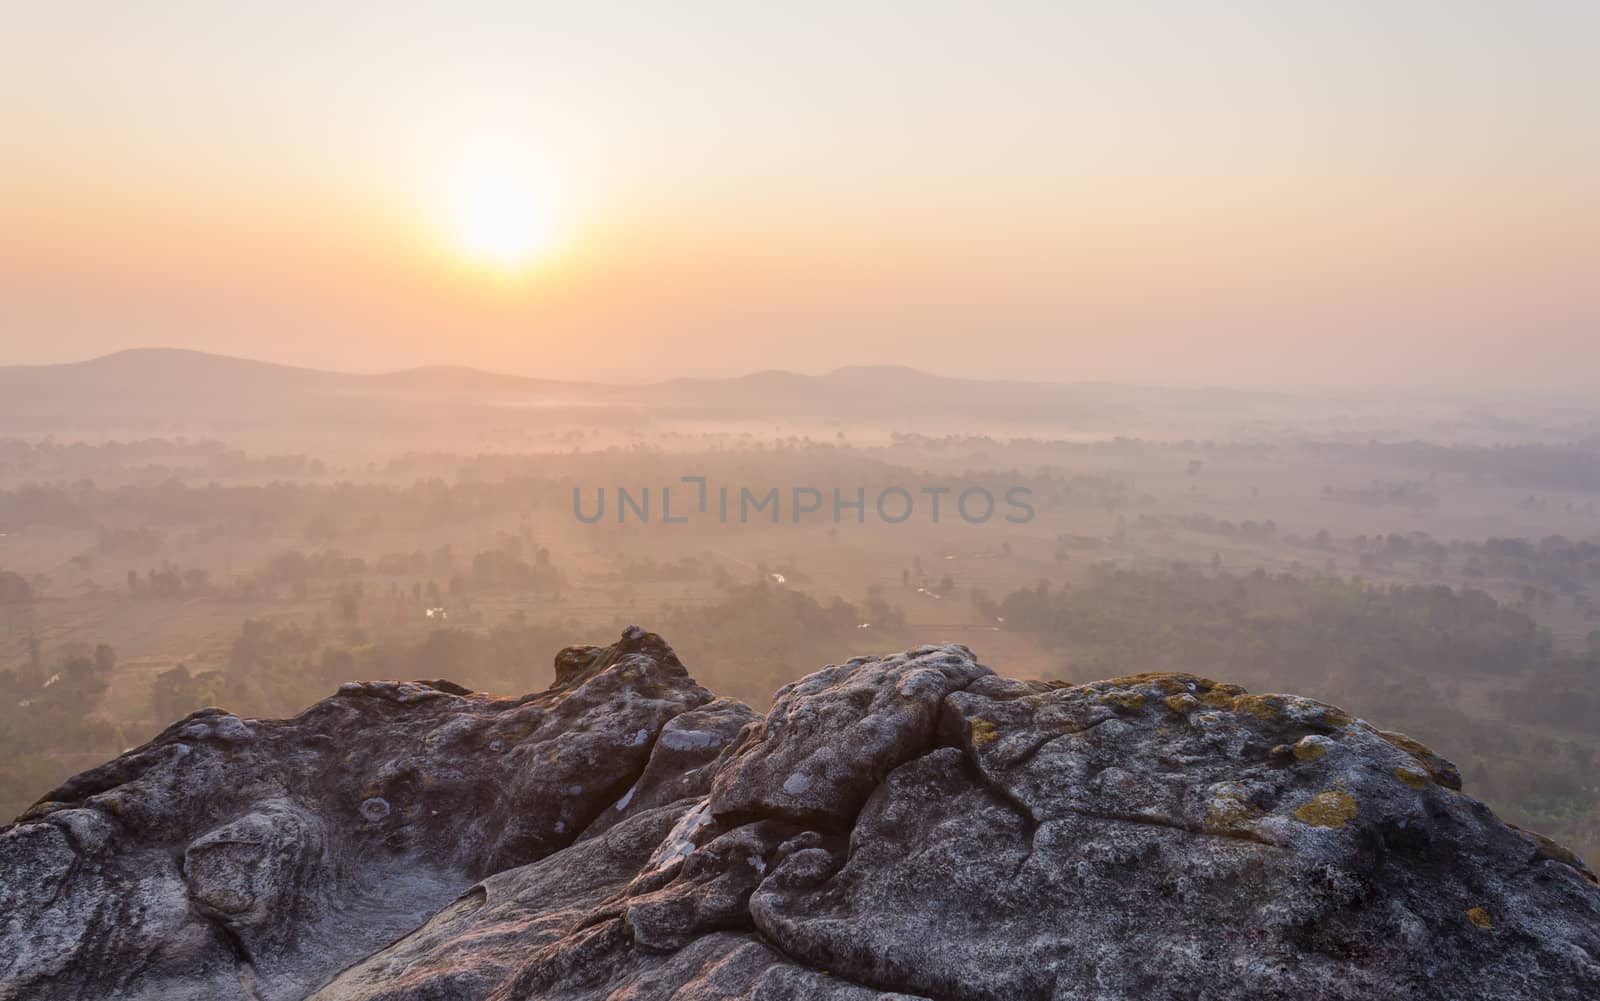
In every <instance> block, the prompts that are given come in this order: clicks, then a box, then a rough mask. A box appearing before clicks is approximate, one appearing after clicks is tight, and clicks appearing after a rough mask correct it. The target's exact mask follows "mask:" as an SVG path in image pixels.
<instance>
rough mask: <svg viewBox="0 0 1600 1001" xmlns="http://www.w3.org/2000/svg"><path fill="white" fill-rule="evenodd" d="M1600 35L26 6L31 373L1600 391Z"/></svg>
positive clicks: (1543, 23)
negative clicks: (146, 359)
mask: <svg viewBox="0 0 1600 1001" xmlns="http://www.w3.org/2000/svg"><path fill="white" fill-rule="evenodd" d="M1597 48H1600V3H1595V2H1592V0H1572V2H1558V0H1545V2H1511V0H1504V2H1499V3H1484V2H1473V0H1401V2H1396V0H1383V2H1359V0H1342V2H1331V0H1330V2H1323V3H1313V2H1299V0H1258V2H1233V3H1228V4H1221V3H1210V4H1208V3H1195V2H1189V0H1185V2H1170V3H1155V2H1126V3H1121V2H1119V3H1112V2H1096V3H1070V2H1064V0H1056V2H1052V3H1024V2H1012V3H1008V4H995V3H938V2H930V0H923V2H916V3H912V2H892V3H891V2H864V3H860V4H802V3H787V4H776V3H750V2H742V3H733V2H728V3H704V2H688V0H679V2H674V3H670V4H668V3H654V4H628V5H615V6H612V5H606V4H600V3H590V4H575V3H560V4H544V3H535V2H526V0H524V2H517V3H505V4H472V3H462V2H454V3H449V4H443V3H441V4H422V3H404V4H397V3H354V2H346V3H336V4H323V3H299V2H278V3H271V4H267V3H251V4H244V3H229V4H219V3H215V2H203V3H201V2H196V3H175V2H165V3H161V2H151V3H140V4H126V3H112V2H101V3H27V4H25V3H20V2H14V3H7V4H5V13H4V20H3V27H0V363H4V362H41V361H62V360H75V359H79V358H84V357H88V356H92V355H95V354H100V353H105V352H109V351H112V350H116V349H119V348H125V347H135V346H152V345H168V346H182V347H194V348H202V349H207V350H213V351H219V352H225V353H232V354H242V355H249V356H252V357H259V358H267V359H271V360H276V361H285V362H293V363H300V364H309V365H317V366H323V367H336V368H352V369H360V370H377V369H388V368H396V367H403V366H409V365H415V364H422V363H431V362H456V363H464V364H472V365H477V366H481V367H486V368H494V369H499V370H505V371H516V372H522V373H527V374H534V375H556V376H587V377H610V378H619V379H637V378H648V377H652V376H654V375H676V374H717V373H731V372H740V371H746V370H751V369H758V368H775V367H783V368H796V369H803V370H821V369H826V368H830V367H833V366H836V365H840V364H851V363H873V362H896V363H904V364H913V365H918V366H921V367H925V368H929V369H933V370H936V371H942V372H948V373H953V374H961V373H970V374H982V375H1008V376H1025V377H1031V378H1044V379H1057V380H1076V379H1116V380H1129V381H1154V382H1195V381H1220V382H1246V383H1262V382H1297V383H1303V382H1319V383H1347V384H1360V383H1369V382H1376V383H1383V384H1386V385H1392V384H1396V383H1401V384H1404V383H1412V382H1416V383H1437V384H1481V383H1487V382H1503V383H1505V382H1508V383H1514V384H1518V385H1529V386H1540V385H1547V386H1565V387H1572V386H1582V385H1585V384H1595V383H1596V382H1597V380H1600V375H1597V373H1600V98H1597V95H1600V60H1597V59H1596V58H1595V52H1596V51H1597ZM485 228H487V234H486V235H485V234H484V233H483V232H480V231H482V230H484V229H485ZM496 241H498V243H497V242H496ZM486 242H487V243H488V244H490V245H493V246H496V247H498V246H501V245H509V248H510V249H509V250H507V254H508V255H509V256H511V257H517V256H518V254H519V253H521V252H522V251H523V250H525V249H527V248H526V247H525V246H524V245H528V246H534V245H540V249H539V252H538V253H535V254H534V255H533V256H532V257H531V258H530V259H528V260H526V261H523V262H521V264H520V265H517V266H509V267H508V266H507V265H505V264H504V263H503V262H495V261H491V260H487V259H486V258H485V256H484V255H485V253H486V251H484V249H483V244H484V243H486ZM475 247H476V248H477V250H476V251H474V249H473V248H475Z"/></svg>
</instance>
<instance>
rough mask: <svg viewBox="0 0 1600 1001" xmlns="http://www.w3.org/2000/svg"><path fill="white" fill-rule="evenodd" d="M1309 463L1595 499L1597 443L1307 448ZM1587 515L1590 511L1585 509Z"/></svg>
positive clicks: (1598, 489)
mask: <svg viewBox="0 0 1600 1001" xmlns="http://www.w3.org/2000/svg"><path fill="white" fill-rule="evenodd" d="M1303 448H1305V450H1306V451H1307V452H1309V453H1310V454H1311V455H1312V456H1313V457H1314V458H1317V459H1336V460H1341V461H1346V462H1365V463H1373V462H1378V463H1384V464H1387V465H1393V466H1396V467H1398V468H1401V469H1406V470H1426V471H1429V472H1439V473H1455V474H1458V475H1462V476H1468V477H1472V478H1475V479H1483V480H1492V481H1495V482H1499V483H1503V484H1506V485H1508V486H1519V487H1534V488H1539V489H1550V490H1581V491H1585V492H1589V493H1600V443H1597V442H1594V441H1589V442H1581V443H1578V444H1574V445H1571V446H1566V447H1561V446H1554V445H1492V446H1481V445H1435V444H1432V443H1430V442H1424V441H1408V442H1376V441H1374V442H1368V443H1366V444H1362V445H1352V444H1344V443H1334V442H1329V443H1321V442H1319V443H1310V444H1306V445H1304V446H1303ZM1589 510H1590V511H1591V512H1592V511H1593V510H1594V508H1593V506H1592V505H1591V506H1590V507H1589Z"/></svg>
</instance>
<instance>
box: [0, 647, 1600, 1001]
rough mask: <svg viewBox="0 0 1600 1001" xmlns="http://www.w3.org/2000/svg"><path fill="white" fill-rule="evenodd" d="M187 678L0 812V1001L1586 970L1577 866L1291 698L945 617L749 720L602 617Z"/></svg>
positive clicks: (1129, 996)
mask: <svg viewBox="0 0 1600 1001" xmlns="http://www.w3.org/2000/svg"><path fill="white" fill-rule="evenodd" d="M556 666H557V682H556V685H555V686H554V687H552V689H551V690H550V691H548V692H544V693H540V694H538V695H534V696H528V697H526V698H523V699H496V698H492V697H489V696H485V695H478V694H473V693H470V692H466V691H464V690H462V689H459V688H457V687H456V686H453V685H450V684H449V683H447V682H416V683H395V682H379V683H368V684H361V685H347V686H344V687H343V688H342V689H341V690H340V692H339V694H338V695H336V696H334V697H333V698H331V699H328V700H326V701H324V702H322V703H319V704H318V705H317V706H314V707H312V708H311V709H309V710H307V711H306V712H305V713H303V714H301V715H300V716H298V717H296V718H295V719H292V720H240V719H238V718H236V717H233V716H230V715H228V714H226V713H224V712H222V711H221V710H204V711H202V712H199V713H196V714H194V715H192V716H190V717H189V718H187V719H185V720H183V721H181V722H179V723H177V724H175V725H174V726H173V727H171V728H169V729H168V730H167V731H166V732H164V733H163V734H162V735H161V736H159V737H157V738H156V739H155V740H154V741H152V742H151V743H150V744H148V745H146V746H145V747H143V748H140V749H138V750H137V751H134V752H131V753H130V754H127V755H124V756H123V757H121V758H118V759H116V760H115V761H113V762H110V763H108V764H107V765H104V766H102V767H101V768H98V769H95V770H93V771H90V772H87V773H85V774H84V775H81V776H78V777H77V778H75V779H73V780H71V781H70V782H68V783H67V784H66V785H65V786H63V787H62V788H61V789H59V790H56V791H55V792H53V793H51V794H50V796H48V797H47V798H46V800H45V801H42V802H41V803H40V804H39V805H38V806H36V807H34V808H33V809H32V810H30V811H29V812H28V813H27V814H25V815H24V816H23V817H22V818H19V820H18V822H17V823H15V824H13V825H11V826H9V827H7V828H4V829H0V867H3V868H0V999H22V998H27V999H35V998H38V999H46V1001H54V999H76V998H95V999H114V998H130V999H141V1001H143V999H155V998H180V999H181V998H201V997H205V998H215V999H224V1001H233V999H239V1001H277V999H280V998H281V999H288V998H300V997H306V996H310V997H312V998H315V999H317V1001H456V999H461V1001H465V999H488V1001H514V999H515V1001H521V999H541V1001H545V999H548V1001H561V999H572V1001H579V999H584V1001H588V999H595V1001H599V999H609V1001H649V999H676V1001H712V999H717V1001H733V999H745V1001H801V999H806V1001H869V999H899V1001H907V999H917V998H921V999H950V1001H955V999H963V1001H964V999H996V1001H1000V999H1004V1001H1032V999H1040V1001H1045V999H1049V1001H1068V999H1073V1001H1077V999H1082V1001H1090V999H1093V1001H1133V999H1158V1001H1167V999H1170V1001H1178V999H1183V1001H1221V999H1234V998H1237V999H1246V998H1248V999H1252V1001H1255V999H1297V1001H1298V999H1306V998H1328V999H1352V1001H1353V999H1391V998H1423V999H1433V998H1438V999H1452V998H1480V997H1492V998H1497V999H1508V1001H1516V999H1534V998H1539V999H1569V998H1570V999H1580V998H1583V999H1593V998H1597V997H1600V885H1597V884H1596V881H1595V876H1594V874H1593V873H1592V872H1591V871H1589V870H1588V869H1587V868H1586V867H1585V866H1584V865H1583V863H1582V862H1581V861H1579V860H1578V859H1576V858H1575V857H1573V856H1572V855H1571V853H1570V852H1567V851H1566V850H1564V849H1562V848H1561V847H1560V846H1559V845H1556V844H1554V843H1553V842H1550V841H1548V840H1547V839H1544V838H1541V837H1539V836H1538V835H1534V834H1531V833H1528V832H1523V831H1519V830H1517V829H1516V828H1514V827H1511V826H1509V825H1506V824H1504V823H1502V822H1500V821H1499V820H1498V819H1496V818H1495V817H1494V815H1493V814H1492V812H1490V811H1489V809H1488V808H1487V807H1485V806H1484V805H1483V804H1481V803H1479V802H1477V801H1476V800H1474V799H1472V798H1471V797H1470V796H1467V795H1465V794H1463V793H1462V792H1461V791H1460V786H1461V780H1460V775H1459V773H1458V772H1457V771H1456V769H1455V768H1454V766H1452V765H1451V764H1450V763H1449V762H1448V761H1445V760H1444V759H1443V758H1441V757H1439V756H1438V755H1435V754H1434V753H1432V752H1431V751H1429V750H1428V749H1427V748H1425V747H1423V746H1421V745H1420V744H1417V743H1416V742H1415V741H1412V740H1409V739H1408V738H1406V737H1404V736H1402V735H1399V734H1394V733H1388V732H1385V731H1381V730H1378V729H1376V728H1374V727H1372V726H1370V725H1368V724H1367V723H1365V722H1363V721H1361V720H1357V719H1353V718H1351V717H1350V716H1348V715H1347V714H1345V713H1343V712H1341V711H1340V710H1338V709H1335V708H1333V707H1331V706H1326V705H1323V704H1321V703H1318V702H1315V701H1312V700H1309V699H1304V698H1299V697H1296V696H1288V695H1260V696H1258V695H1251V694H1248V693H1246V692H1244V691H1243V690H1242V689H1239V688H1237V687H1235V686H1230V685H1223V684H1217V683H1214V682H1212V681H1209V680H1206V679H1204V678H1198V677H1192V676H1188V675H1179V674H1155V675H1140V676H1136V677H1131V678H1120V679H1115V680H1111V681H1103V682H1097V683H1095V684H1091V685H1082V686H1070V687H1069V686H1056V685H1048V684H1041V683H1022V682H1017V681H1011V680H1007V679H1004V678H1001V677H998V676H996V675H995V674H993V673H992V672H991V671H990V670H989V669H988V668H986V667H983V666H982V665H980V664H978V663H977V662H976V661H975V660H974V659H973V657H972V655H971V653H970V652H969V651H967V650H966V649H965V648H963V647H958V646H943V647H922V648H919V649H916V650H911V651H907V652H906V653H903V654H896V655H893V656H888V657H871V658H858V659H855V660H851V661H848V662H846V663H844V664H842V665H838V666H830V667H827V668H824V669H823V670H821V671H819V672H817V673H816V674H813V675H811V676H809V677H807V678H805V679H803V680H801V681H799V682H797V683H795V684H793V685H789V686H786V687H785V688H784V689H782V690H780V691H779V693H778V694H777V696H776V698H775V701H774V703H773V707H772V709H771V711H770V712H769V713H767V714H766V716H765V717H764V718H763V717H760V716H758V715H757V714H755V713H753V712H752V711H751V710H749V709H748V708H746V707H744V706H742V705H740V704H738V703H735V702H730V701H727V700H721V699H713V697H712V696H711V694H710V693H708V692H706V691H705V690H704V689H701V688H699V687H698V686H696V685H695V684H694V683H693V682H692V681H691V680H690V679H689V677H688V674H687V672H686V671H685V670H684V668H683V666H682V665H681V664H679V663H678V660H677V658H676V656H674V655H673V653H672V651H671V650H670V648H668V647H667V646H666V644H665V643H664V642H662V641H661V640H660V638H659V637H656V636H654V635H653V634H648V633H644V632H643V631H641V630H637V629H632V628H630V629H629V630H628V631H627V632H625V633H624V635H623V637H622V639H621V640H620V641H619V642H618V643H616V644H614V645H612V646H610V647H606V648H595V647H574V648H569V649H568V650H565V651H563V652H562V653H561V654H560V655H559V656H558V658H557V665H556Z"/></svg>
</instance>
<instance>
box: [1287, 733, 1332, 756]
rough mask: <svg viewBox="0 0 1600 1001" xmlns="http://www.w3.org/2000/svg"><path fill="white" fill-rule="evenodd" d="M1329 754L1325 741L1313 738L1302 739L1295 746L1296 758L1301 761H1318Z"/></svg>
mask: <svg viewBox="0 0 1600 1001" xmlns="http://www.w3.org/2000/svg"><path fill="white" fill-rule="evenodd" d="M1327 754H1328V748H1327V744H1326V742H1325V741H1324V740H1320V739H1314V738H1312V737H1301V738H1300V740H1299V742H1298V743H1296V744H1295V745H1294V756H1295V757H1296V758H1299V759H1300V760H1301V761H1316V760H1318V759H1319V758H1323V757H1326V756H1327Z"/></svg>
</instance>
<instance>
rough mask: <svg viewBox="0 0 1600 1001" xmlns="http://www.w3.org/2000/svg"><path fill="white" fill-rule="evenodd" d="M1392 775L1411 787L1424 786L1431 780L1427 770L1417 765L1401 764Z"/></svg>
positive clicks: (1421, 787) (1420, 787)
mask: <svg viewBox="0 0 1600 1001" xmlns="http://www.w3.org/2000/svg"><path fill="white" fill-rule="evenodd" d="M1394 777H1395V778H1397V779H1399V780H1400V781H1401V782H1404V783H1405V784H1406V785H1408V786H1410V787H1411V788H1413V789H1423V788H1426V787H1427V785H1428V783H1429V782H1430V781H1431V777H1430V776H1429V775H1428V773H1427V771H1426V770H1424V769H1422V768H1420V767H1418V766H1417V765H1401V766H1400V767H1398V768H1396V769H1395V770H1394Z"/></svg>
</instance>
